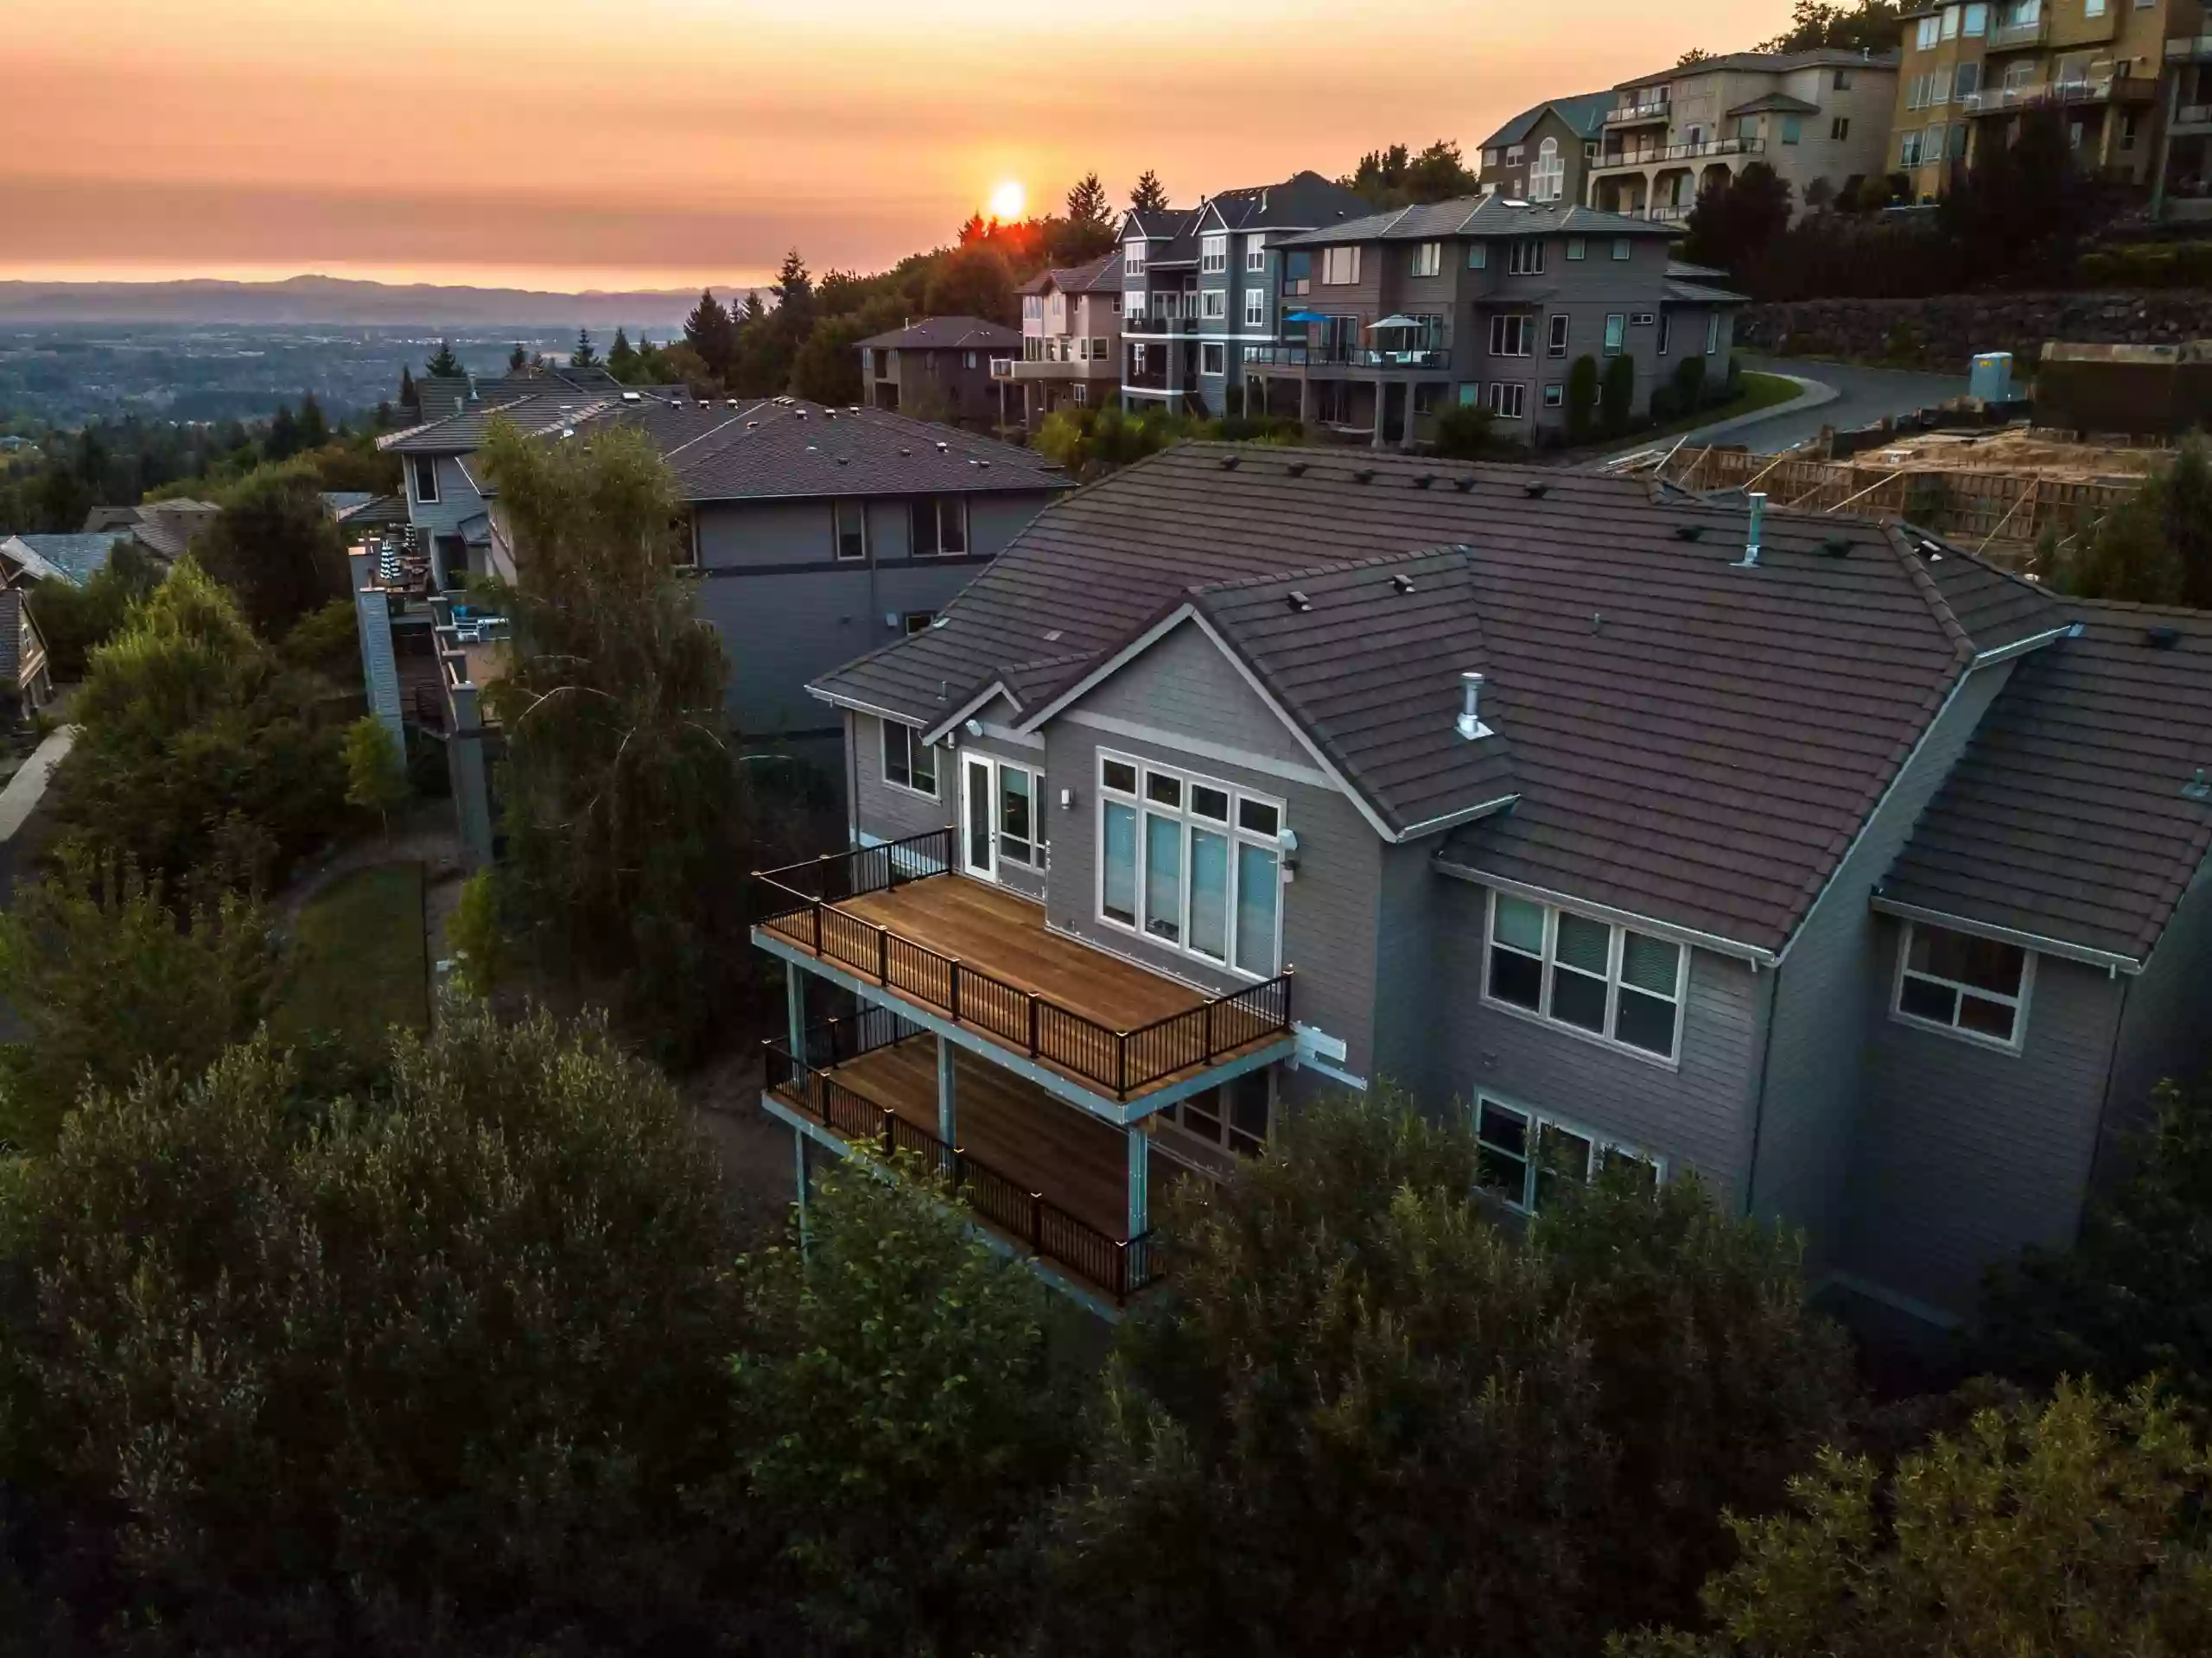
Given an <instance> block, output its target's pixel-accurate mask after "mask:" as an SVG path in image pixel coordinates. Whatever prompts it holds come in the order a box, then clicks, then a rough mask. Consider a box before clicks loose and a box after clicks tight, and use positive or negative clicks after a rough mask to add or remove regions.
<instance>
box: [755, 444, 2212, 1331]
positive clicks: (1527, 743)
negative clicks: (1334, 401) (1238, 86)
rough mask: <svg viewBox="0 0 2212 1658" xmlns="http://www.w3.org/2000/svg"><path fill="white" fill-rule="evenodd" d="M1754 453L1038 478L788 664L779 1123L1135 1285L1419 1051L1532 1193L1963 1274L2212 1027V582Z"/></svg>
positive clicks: (1858, 1269) (2015, 1239)
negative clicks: (819, 768)
mask: <svg viewBox="0 0 2212 1658" xmlns="http://www.w3.org/2000/svg"><path fill="white" fill-rule="evenodd" d="M1756 502H1757V498H1754V504H1755V505H1754V512H1753V513H1752V514H1747V513H1746V511H1745V507H1744V506H1743V505H1742V504H1741V503H1740V502H1738V503H1737V504H1734V505H1729V504H1724V503H1722V502H1719V501H1714V502H1705V501H1700V500H1696V499H1681V498H1669V497H1666V496H1661V495H1655V494H1654V493H1652V492H1650V490H1649V488H1648V487H1647V486H1646V485H1645V484H1644V483H1643V482H1642V481H1640V480H1630V479H1617V478H1610V477H1605V476H1599V475H1592V474H1587V473H1562V472H1559V471H1556V470H1547V469H1540V468H1534V467H1469V466H1464V465H1456V464H1453V463H1450V462H1439V461H1427V460H1420V459H1414V458H1408V457H1401V456H1396V455H1373V456H1370V455H1365V454H1359V455H1352V454H1345V453H1344V451H1342V450H1338V449H1315V450H1279V449H1265V448H1262V449H1253V448H1236V447H1230V446H1222V445H1185V446H1183V447H1180V448H1175V449H1173V450H1170V451H1168V452H1166V453H1165V454H1160V455H1158V456H1155V457H1154V458H1153V459H1151V460H1148V461H1143V462H1141V463H1139V464H1138V465H1136V466H1135V467H1129V468H1128V469H1126V470H1124V471H1122V472H1121V473H1116V475H1114V476H1113V477H1110V478H1108V479H1106V480H1103V481H1101V482H1099V483H1096V484H1094V485H1092V486H1090V487H1088V488H1086V489H1084V490H1082V491H1080V492H1077V493H1075V494H1073V495H1071V496H1070V497H1068V498H1067V499H1065V500H1062V501H1060V502H1058V503H1057V504H1056V505H1053V506H1052V507H1051V508H1049V509H1047V510H1046V511H1045V512H1044V513H1043V514H1042V515H1041V516H1040V517H1039V519H1038V520H1037V522H1036V524H1034V525H1033V526H1032V528H1031V529H1030V530H1028V531H1027V532H1025V533H1024V534H1023V535H1022V536H1020V537H1018V538H1017V539H1016V540H1015V542H1014V544H1013V545H1012V546H1011V547H1010V548H1008V549H1007V553H1006V554H1005V556H1002V557H1001V559H1000V560H999V562H997V563H996V564H995V565H994V566H993V567H992V568H991V569H989V570H988V571H986V572H984V573H983V574H982V575H981V576H980V577H978V579H977V580H976V583H975V584H974V586H972V587H971V588H969V590H968V591H967V592H966V593H965V594H963V595H962V596H961V597H960V598H959V599H958V600H956V601H955V602H954V603H953V604H952V605H951V606H950V607H949V608H948V609H947V611H946V612H945V614H944V618H943V625H942V626H937V627H932V628H931V629H930V630H928V631H927V632H924V633H921V634H918V635H916V636H914V637H913V638H907V639H902V640H900V641H899V642H897V643H895V644H893V645H891V646H889V647H887V648H886V649H884V650H882V651H877V652H876V653H874V655H873V656H870V657H866V658H863V659H861V660H860V661H857V662H855V663H852V664H849V665H847V666H846V667H843V668H842V669H840V670H836V672H834V673H830V674H829V675H827V676H825V677H823V678H822V679H820V680H819V681H817V683H816V684H815V686H814V690H815V693H816V695H817V696H820V697H822V698H823V700H824V701H825V702H829V703H830V704H831V705H832V706H834V707H835V708H837V709H839V710H840V711H841V713H842V718H843V721H844V725H845V732H846V746H847V753H848V756H849V759H848V764H849V767H850V769H851V772H852V774H853V776H854V778H855V779H856V783H855V789H854V792H853V823H852V840H853V848H852V849H851V850H850V851H849V852H848V853H845V854H838V855H832V856H829V857H828V858H826V859H823V860H820V861H811V862H809V863H807V864H804V865H802V866H799V867H797V868H795V869H791V870H786V871H783V872H780V873H770V874H769V875H768V876H767V877H766V878H765V880H764V886H763V891H764V893H766V895H767V901H766V904H765V906H764V909H763V912H762V913H761V915H760V921H759V923H758V925H757V926H756V930H755V931H754V934H753V937H754V941H755V942H756V943H758V944H759V945H760V948H761V949H763V950H767V951H769V952H770V953H772V955H774V956H779V958H781V959H782V960H783V961H784V962H785V963H786V964H787V969H788V972H789V980H790V985H791V994H790V1015H791V1017H790V1023H791V1032H790V1033H789V1035H788V1037H787V1038H786V1039H785V1040H784V1041H781V1042H779V1043H778V1044H776V1045H775V1047H776V1048H777V1049H778V1050H779V1052H778V1053H777V1054H775V1055H773V1056H772V1059H771V1066H770V1072H769V1088H768V1090H767V1092H766V1100H765V1103H766V1108H767V1109H769V1110H770V1111H771V1112H772V1113H774V1114H775V1115H778V1116H779V1117H780V1118H782V1119H783V1120H784V1121H785V1122H787V1123H789V1124H790V1125H791V1126H792V1127H793V1128H794V1129H795V1131H796V1132H797V1134H798V1138H799V1149H800V1165H801V1168H802V1170H804V1167H805V1166H806V1165H807V1163H808V1162H809V1161H810V1159H819V1158H820V1157H822V1156H824V1155H838V1156H845V1155H853V1154H862V1155H865V1154H869V1153H872V1152H873V1151H874V1149H875V1148H878V1147H884V1146H886V1145H891V1146H899V1147H911V1148H913V1149H916V1150H918V1151H920V1152H922V1153H925V1155H928V1156H932V1157H935V1158H937V1159H940V1160H941V1162H942V1164H943V1166H945V1167H946V1168H947V1169H948V1171H949V1172H951V1173H952V1174H954V1175H955V1177H956V1178H957V1181H958V1190H959V1191H960V1192H961V1193H962V1195H963V1197H964V1198H965V1199H966V1200H967V1201H968V1202H969V1204H972V1205H974V1207H975V1208H976V1210H977V1211H978V1212H979V1213H980V1215H981V1216H982V1217H983V1220H984V1222H985V1223H986V1225H987V1226H988V1229H990V1230H989V1233H988V1236H995V1237H997V1238H998V1239H999V1240H1000V1241H1001V1242H1002V1243H1003V1244H1005V1245H1006V1247H1007V1248H1012V1249H1017V1250H1019V1251H1020V1252H1021V1253H1023V1254H1025V1255H1032V1256H1033V1257H1035V1258H1036V1259H1037V1260H1038V1261H1039V1269H1040V1270H1041V1271H1044V1272H1046V1273H1048V1274H1052V1275H1054V1276H1056V1277H1057V1278H1058V1280H1060V1281H1061V1282H1063V1283H1065V1284H1066V1285H1068V1286H1070V1287H1071V1288H1074V1289H1076V1290H1077V1291H1078V1292H1079V1293H1085V1294H1088V1295H1089V1296H1090V1298H1091V1299H1093V1300H1094V1301H1096V1302H1098V1303H1101V1304H1106V1305H1110V1304H1111V1303H1113V1302H1114V1301H1115V1300H1116V1299H1119V1298H1122V1297H1125V1296H1126V1295H1127V1294H1128V1293H1132V1292H1134V1291H1135V1289H1136V1288H1138V1287H1139V1286H1141V1285H1142V1284H1143V1283H1144V1282H1145V1281H1147V1279H1148V1278H1149V1277H1150V1276H1151V1275H1152V1274H1153V1273H1154V1271H1155V1270H1156V1268H1157V1267H1158V1266H1159V1264H1160V1263H1157V1262H1155V1261H1153V1260H1151V1259H1150V1255H1149V1233H1150V1230H1151V1225H1152V1216H1153V1214H1154V1206H1153V1195H1154V1192H1155V1191H1156V1190H1157V1189H1158V1188H1159V1186H1160V1185H1161V1183H1162V1182H1164V1181H1165V1180H1166V1179H1168V1178H1178V1177H1185V1176H1187V1177H1190V1178H1206V1177H1209V1176H1216V1175H1219V1174H1222V1173H1224V1172H1226V1171H1229V1170H1230V1169H1233V1167H1234V1166H1235V1164H1236V1160H1237V1159H1238V1158H1239V1157H1240V1156H1243V1155H1249V1153H1253V1152H1255V1151H1256V1150H1258V1149H1259V1148H1261V1147H1263V1146H1265V1145H1266V1144H1267V1143H1268V1140H1269V1138H1270V1137H1271V1136H1272V1135H1273V1134H1274V1133H1275V1132H1276V1128H1277V1124H1278V1122H1279V1121H1280V1115H1281V1113H1282V1112H1283V1111H1284V1110H1286V1109H1294V1107H1295V1106H1296V1105H1297V1104H1298V1103H1299V1102H1300V1101H1302V1100H1304V1099H1306V1098H1307V1097H1309V1096H1312V1095H1313V1093H1314V1092H1315V1091H1316V1090H1317V1089H1325V1088H1344V1089H1354V1090H1367V1089H1374V1088H1376V1086H1377V1085H1378V1084H1380V1083H1383V1081H1385V1080H1391V1081H1395V1082H1396V1083H1400V1084H1402V1085H1403V1086H1404V1087H1406V1088H1407V1089H1410V1090H1411V1091H1412V1093H1413V1095H1414V1097H1415V1099H1416V1100H1417V1101H1418V1102H1420V1103H1421V1105H1422V1107H1423V1108H1424V1109H1427V1110H1429V1111H1431V1112H1434V1113H1445V1112H1456V1113H1459V1114H1461V1115H1462V1117H1463V1119H1464V1120H1465V1121H1469V1122H1470V1123H1471V1125H1472V1126H1473V1128H1474V1129H1475V1132H1476V1134H1478V1137H1479V1140H1480V1142H1481V1145H1482V1147H1483V1148H1484V1158H1483V1177H1482V1178H1483V1183H1484V1185H1485V1186H1486V1187H1487V1188H1488V1189H1489V1191H1491V1194H1492V1195H1493V1196H1494V1197H1495V1198H1496V1199H1497V1202H1498V1203H1499V1204H1502V1205H1503V1206H1504V1207H1506V1208H1509V1209H1512V1210H1531V1209H1541V1207H1542V1206H1543V1205H1544V1204H1546V1203H1547V1202H1548V1201H1549V1198H1550V1196H1551V1194H1552V1193H1554V1191H1557V1190H1558V1189H1559V1188H1560V1186H1562V1185H1567V1184H1568V1183H1571V1182H1573V1181H1576V1180H1580V1179H1581V1178H1585V1177H1586V1175H1587V1174H1589V1173H1590V1172H1592V1171H1593V1170H1595V1169H1598V1168H1600V1167H1604V1166H1610V1165H1615V1164H1618V1163H1620V1162H1623V1161H1625V1162H1626V1163H1627V1164H1628V1165H1629V1166H1630V1167H1632V1168H1637V1169H1641V1170H1643V1171H1645V1172H1648V1174H1649V1177H1650V1178H1653V1179H1655V1180H1666V1181H1671V1180H1675V1179H1678V1178H1681V1177H1683V1176H1684V1175H1686V1174H1688V1173H1690V1172H1695V1173H1696V1174H1697V1175H1698V1176H1699V1177H1700V1178H1701V1179H1702V1180H1703V1181H1704V1182H1705V1183H1706V1185H1707V1187H1708V1189H1709V1190H1710V1191H1713V1193H1714V1194H1715V1195H1716V1197H1718V1198H1719V1202H1720V1203H1721V1204H1723V1205H1724V1206H1725V1207H1726V1209H1728V1210H1731V1211H1732V1212H1737V1213H1741V1214H1745V1215H1750V1216H1755V1217H1759V1218H1761V1219H1773V1220H1778V1221H1781V1222H1783V1223H1789V1224H1792V1225H1795V1226H1800V1227H1802V1228H1804V1229H1806V1231H1807V1233H1808V1237H1809V1250H1810V1266H1811V1268H1812V1271H1813V1272H1814V1273H1815V1274H1817V1275H1818V1277H1819V1280H1820V1281H1821V1283H1822V1284H1823V1285H1824V1286H1827V1287H1829V1288H1830V1289H1831V1290H1833V1291H1835V1292H1841V1293H1848V1294H1849V1295H1851V1296H1852V1297H1853V1298H1855V1300H1854V1303H1853V1304H1854V1305H1857V1306H1859V1307H1860V1308H1862V1309H1867V1310H1870V1311H1878V1310H1885V1309H1886V1310H1890V1311H1901V1312H1906V1313H1910V1314H1912V1315H1916V1317H1917V1318H1919V1319H1922V1320H1928V1321H1933V1322H1935V1323H1937V1324H1942V1323H1947V1322H1949V1321H1952V1320H1954V1319H1955V1318H1958V1317H1960V1316H1961V1315H1963V1314H1966V1313H1967V1312H1970V1311H1971V1308H1972V1305H1973V1301H1974V1293H1975V1289H1976V1286H1977V1283H1978V1280H1979V1276H1980V1272H1981V1270H1982V1269H1983V1267H1986V1265H1988V1264H1989V1263H1990V1262H1992V1261H1997V1260H2000V1259H2003V1258H2005V1257H2006V1256H2008V1255H2011V1254H2012V1252H2013V1251H2015V1250H2017V1249H2018V1248H2020V1247H2021V1246H2023V1245H2024V1244H2029V1243H2037V1244H2045V1245H2054V1246H2063V1245H2064V1244H2065V1243H2066V1242H2068V1241H2069V1238H2070V1237H2071V1236H2072V1235H2073V1232H2074V1229H2075V1224H2076V1222H2077V1219H2078V1217H2079V1216H2080V1213H2081V1210H2082V1202H2083V1197H2084V1194H2085V1192H2086V1191H2087V1190H2088V1185H2089V1183H2090V1178H2091V1174H2092V1171H2093V1169H2094V1166H2096V1164H2097V1162H2098V1159H2099V1158H2100V1155H2101V1149H2102V1148H2103V1147H2106V1145H2107V1141H2108V1140H2109V1137H2110V1135H2111V1134H2112V1133H2113V1131H2114V1130H2115V1129H2116V1128H2119V1127H2120V1126H2121V1125H2123V1124H2126V1123H2127V1122H2129V1121H2132V1120H2133V1119H2134V1118H2135V1117H2136V1115H2137V1114H2138V1113H2139V1112H2140V1110H2141V1109H2142V1107H2143V1105H2144V1102H2145V1099H2146V1097H2147V1096H2148V1095H2149V1093H2150V1091H2151V1089H2152V1087H2153V1085H2154V1083H2156V1081H2157V1080H2158V1078H2160V1077H2165V1076H2176V1075H2187V1074H2190V1072H2191V1071H2192V1070H2193V1068H2194V1067H2196V1066H2197V1065H2199V1064H2202V1062H2203V1061H2204V1060H2205V1058H2207V1057H2208V1050H2212V1022H2208V1021H2207V1020H2205V1019H2204V1018H2203V1017H2202V1014H2203V1007H2202V986H2203V985H2204V983H2205V982H2206V975H2207V973H2208V971H2212V876H2208V873H2207V861H2206V859H2207V848H2208V846H2212V785H2207V784H2206V782H2205V778H2206V775H2207V769H2208V767H2212V619H2208V618H2206V617H2204V616H2202V615H2198V614H2194V613H2186V612H2183V613H2172V612H2164V611H2157V610H2152V609H2146V608H2143V607H2134V606H2114V605H2102V604H2096V603H2088V602H2081V601H2074V600H2063V599H2060V598H2057V597H2056V596H2054V595H2052V594H2049V593H2046V592H2044V590H2042V589H2041V588H2036V587H2033V586H2031V585H2030V584H2028V583H2026V582H2024V581H2018V580H2016V579H2014V578H2012V577H2011V576H2008V575H2004V574H2002V573H2000V572H1999V571H1998V570H1996V569H1993V568H1992V567H1990V566H1987V565H1985V564H1982V563H1981V562H1979V561H1977V560H1976V559H1974V557H1972V556H1969V555H1967V554H1965V553H1961V552H1960V551H1957V550H1956V549H1952V548H1948V547H1945V546H1942V545H1941V544H1940V543H1936V542H1933V541H1931V540H1929V538H1928V537H1924V536H1923V535H1920V534H1917V533H1916V532H1914V531H1912V530H1909V529H1905V528H1903V527H1899V526H1889V525H1883V524H1873V523H1869V522H1866V521H1864V520H1853V519H1849V518H1837V517H1835V516H1834V515H1829V516H1825V517H1817V518H1816V517H1805V516H1798V515H1793V514H1786V513H1780V512H1777V513H1775V514H1772V515H1769V516H1767V517H1766V518H1765V519H1764V523H1763V524H1762V522H1761V520H1760V518H1759V517H1758V516H1756ZM823 1013H835V1014H836V1016H837V1018H836V1022H835V1023H834V1024H829V1025H819V1024H817V1023H816V1022H815V1021H816V1020H817V1019H818V1017H819V1016H820V1015H822V1014H823ZM1169 1269H1170V1270H1172V1266H1171V1267H1170V1268H1169Z"/></svg>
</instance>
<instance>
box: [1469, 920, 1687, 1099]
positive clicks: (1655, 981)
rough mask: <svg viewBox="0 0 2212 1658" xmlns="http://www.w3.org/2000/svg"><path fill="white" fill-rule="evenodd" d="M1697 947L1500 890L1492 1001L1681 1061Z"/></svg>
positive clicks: (1488, 974)
mask: <svg viewBox="0 0 2212 1658" xmlns="http://www.w3.org/2000/svg"><path fill="white" fill-rule="evenodd" d="M1688 971H1689V951H1688V950H1687V949H1685V948H1684V947H1683V946H1682V945H1681V944H1677V943H1673V942H1671V941H1669V940H1668V939H1664V938H1656V937H1652V936H1651V935H1650V934H1649V933H1642V932H1637V931H1634V930H1632V929H1630V928H1628V927H1623V926H1617V925H1615V924H1613V923H1611V922H1607V921H1597V920H1592V918H1590V917H1588V916H1584V915H1577V914H1575V913H1574V912H1573V911H1571V910H1561V909H1559V908H1557V907H1555V906H1554V905H1548V904H1538V903H1535V902H1534V901H1533V900H1531V899H1521V898H1515V897H1513V896H1512V895H1510V893H1499V892H1495V891H1494V892H1492V893H1491V895H1490V964H1489V967H1488V969H1487V970H1486V971H1485V972H1484V975H1483V1000H1484V1001H1487V1002H1489V1003H1491V1004H1492V1005H1493V1006H1496V1007H1510V1008H1513V1009H1515V1010H1516V1011H1518V1012H1520V1013H1529V1014H1533V1015H1534V1016H1535V1017H1536V1018H1538V1019H1541V1020H1547V1021H1548V1022H1549V1023H1551V1024H1554V1025H1560V1026H1566V1027H1567V1029H1569V1030H1572V1031H1576V1032H1580V1033H1581V1034H1582V1035H1584V1036H1586V1037H1590V1038H1592V1039H1595V1040H1598V1041H1600V1042H1604V1043H1606V1044H1608V1045H1612V1046H1615V1047H1619V1048H1623V1049H1625V1050H1627V1051H1630V1052H1631V1053H1638V1054H1642V1055H1643V1056H1644V1057H1646V1058H1654V1059H1659V1060H1664V1061H1669V1062H1671V1061H1672V1060H1673V1059H1674V1058H1675V1053H1676V1051H1677V1050H1678V1049H1679V1048H1680V1046H1681V1029H1682V994H1683V988H1684V985H1685V983H1686V981H1687V979H1688Z"/></svg>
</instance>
